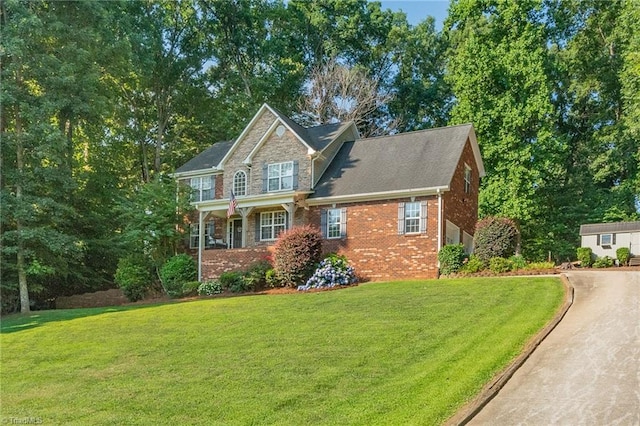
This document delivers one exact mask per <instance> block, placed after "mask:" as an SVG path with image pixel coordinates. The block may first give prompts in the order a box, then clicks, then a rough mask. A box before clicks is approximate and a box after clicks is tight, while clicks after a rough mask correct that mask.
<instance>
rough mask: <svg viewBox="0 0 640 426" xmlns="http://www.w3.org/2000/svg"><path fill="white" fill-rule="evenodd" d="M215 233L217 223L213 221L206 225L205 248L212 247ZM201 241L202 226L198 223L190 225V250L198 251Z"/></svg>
mask: <svg viewBox="0 0 640 426" xmlns="http://www.w3.org/2000/svg"><path fill="white" fill-rule="evenodd" d="M214 233H215V223H214V222H212V221H209V222H205V223H204V248H208V247H211V246H212V244H209V242H210V241H215V240H214V239H213V236H214ZM199 239H200V225H199V224H198V223H192V224H190V225H189V248H190V249H197V248H198V240H199Z"/></svg>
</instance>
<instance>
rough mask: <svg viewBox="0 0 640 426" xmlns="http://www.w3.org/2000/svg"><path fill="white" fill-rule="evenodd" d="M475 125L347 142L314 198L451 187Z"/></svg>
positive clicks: (323, 177)
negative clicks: (465, 145) (463, 150)
mask: <svg viewBox="0 0 640 426" xmlns="http://www.w3.org/2000/svg"><path fill="white" fill-rule="evenodd" d="M471 129H472V125H471V124H464V125H460V126H451V127H442V128H438V129H430V130H420V131H416V132H409V133H402V134H398V135H392V136H382V137H377V138H370V139H359V140H356V141H353V142H345V143H344V145H343V146H342V148H341V149H340V150H339V151H338V153H337V154H336V157H335V158H334V160H333V161H332V162H331V165H330V166H329V167H328V168H327V170H326V171H325V173H324V174H323V176H322V177H321V178H320V181H319V182H318V184H317V185H316V188H315V192H314V194H313V195H311V196H310V198H319V197H332V196H343V195H355V194H366V193H376V192H386V191H399V190H408V189H417V188H433V187H439V186H448V185H449V184H450V183H451V178H452V177H453V173H454V171H455V169H456V166H457V164H458V161H459V160H460V156H461V154H462V149H463V148H464V144H465V142H466V141H467V138H468V136H469V132H470V131H471Z"/></svg>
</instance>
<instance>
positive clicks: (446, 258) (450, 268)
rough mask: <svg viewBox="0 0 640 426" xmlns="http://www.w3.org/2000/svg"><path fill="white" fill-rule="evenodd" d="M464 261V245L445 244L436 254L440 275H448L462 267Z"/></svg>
mask: <svg viewBox="0 0 640 426" xmlns="http://www.w3.org/2000/svg"><path fill="white" fill-rule="evenodd" d="M464 259H465V253H464V245H462V244H447V245H445V246H444V247H442V248H441V249H440V251H439V252H438V260H439V261H440V273H442V274H444V275H449V274H452V273H454V272H458V270H459V269H460V268H461V267H462V265H463V262H464Z"/></svg>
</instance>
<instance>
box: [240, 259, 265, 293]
mask: <svg viewBox="0 0 640 426" xmlns="http://www.w3.org/2000/svg"><path fill="white" fill-rule="evenodd" d="M270 269H271V264H270V263H269V262H267V261H266V260H261V261H258V262H255V263H253V264H252V265H251V266H249V269H248V270H247V271H246V272H245V273H244V281H245V284H246V285H247V286H248V287H250V288H251V289H252V290H254V291H255V290H260V289H263V288H265V287H266V286H267V271H269V270H270Z"/></svg>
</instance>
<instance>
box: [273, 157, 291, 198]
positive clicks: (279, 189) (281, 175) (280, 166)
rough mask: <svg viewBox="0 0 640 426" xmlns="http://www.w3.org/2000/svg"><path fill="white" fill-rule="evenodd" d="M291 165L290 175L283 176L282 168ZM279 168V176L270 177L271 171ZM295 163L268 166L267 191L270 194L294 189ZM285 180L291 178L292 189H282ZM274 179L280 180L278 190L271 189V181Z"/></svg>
mask: <svg viewBox="0 0 640 426" xmlns="http://www.w3.org/2000/svg"><path fill="white" fill-rule="evenodd" d="M286 164H289V165H290V168H289V170H291V172H290V174H286V175H285V174H282V166H283V165H286ZM276 166H277V167H278V176H270V174H271V169H272V168H274V169H275V167H276ZM293 167H294V166H293V161H283V162H282V163H271V164H268V165H267V191H268V192H277V191H291V190H292V189H293V174H294V173H293ZM283 178H291V187H290V188H283V187H282V180H283ZM272 179H278V188H276V189H272V188H271V185H270V183H271V180H272Z"/></svg>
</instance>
